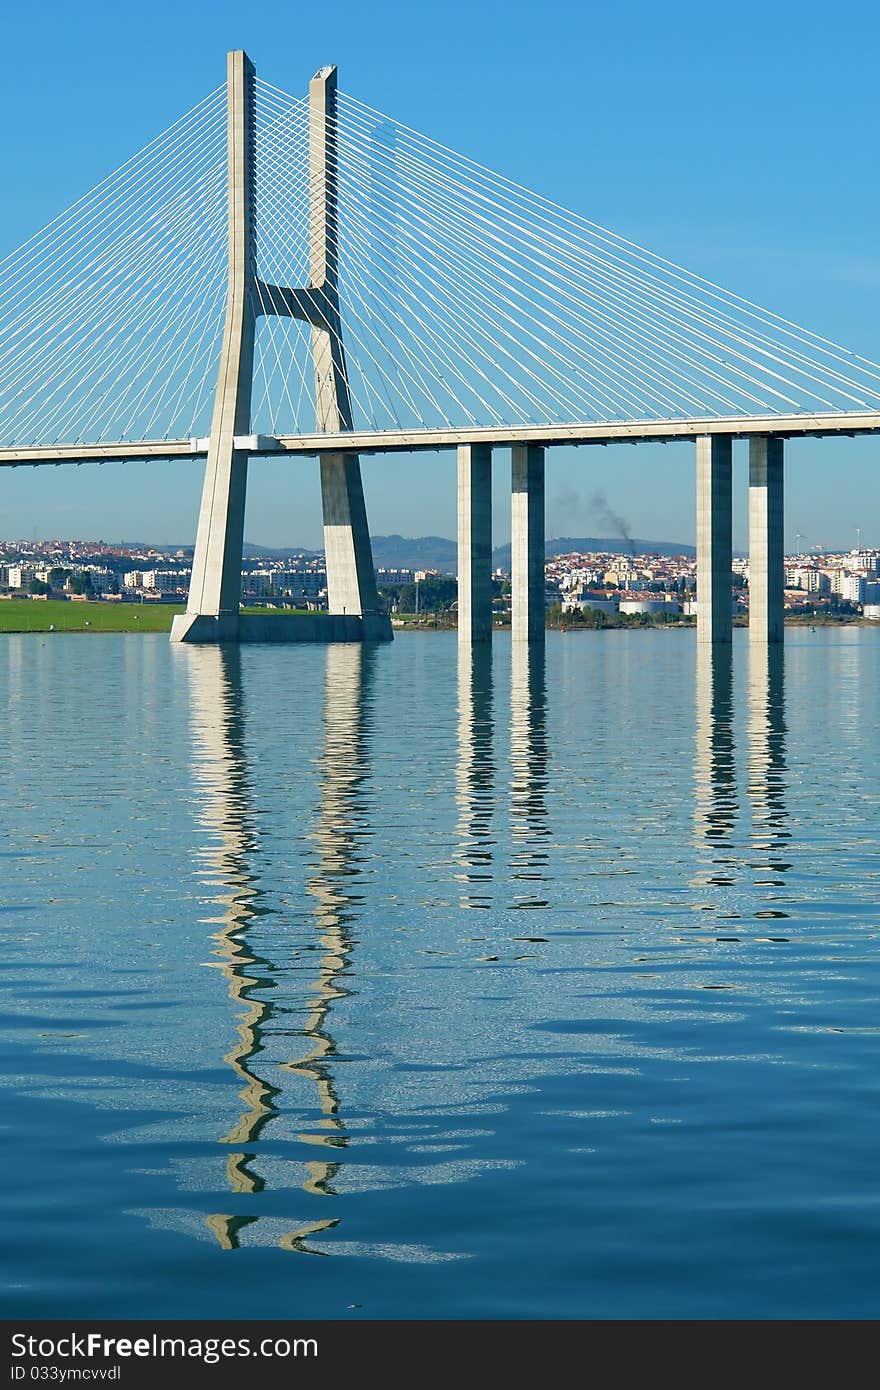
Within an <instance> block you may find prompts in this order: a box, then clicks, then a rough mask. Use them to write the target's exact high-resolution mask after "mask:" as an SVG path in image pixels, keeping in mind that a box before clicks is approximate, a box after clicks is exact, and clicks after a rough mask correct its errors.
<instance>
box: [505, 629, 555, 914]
mask: <svg viewBox="0 0 880 1390" xmlns="http://www.w3.org/2000/svg"><path fill="white" fill-rule="evenodd" d="M547 758H548V746H547V682H546V657H545V651H544V644H543V642H512V643H511V673H510V833H511V840H512V852H511V859H510V867H511V873H512V876H513V878H514V879H515V880H517V882H518V883H521V884H522V885H523V887H522V889H521V890H519V891H517V893H516V894H515V897H514V901H513V904H512V905H513V906H514V907H521V908H530V907H531V908H541V907H548V906H549V903H548V901H547V898H546V897H545V896H544V890H543V889H542V888H540V887H538V886H537V885H539V884H541V885H543V884H546V883H547V880H548V876H547V860H548V853H547V845H546V840H547V836H548V835H549V833H550V829H549V825H548V821H547V782H548V769H547ZM527 884H531V885H535V886H533V887H531V888H527V887H526V886H525V885H527Z"/></svg>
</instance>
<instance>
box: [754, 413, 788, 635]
mask: <svg viewBox="0 0 880 1390" xmlns="http://www.w3.org/2000/svg"><path fill="white" fill-rule="evenodd" d="M783 529H784V502H783V442H782V440H781V439H779V438H777V437H776V436H772V435H764V436H761V437H759V438H757V439H750V440H749V639H750V640H751V641H752V642H759V643H768V642H769V643H775V642H781V641H782V640H783V636H784V629H783V621H784V589H785V548H784V537H783Z"/></svg>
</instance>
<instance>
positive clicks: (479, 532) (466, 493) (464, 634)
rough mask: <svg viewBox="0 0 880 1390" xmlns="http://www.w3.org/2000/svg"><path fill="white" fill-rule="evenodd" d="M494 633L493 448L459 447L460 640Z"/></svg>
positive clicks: (465, 641)
mask: <svg viewBox="0 0 880 1390" xmlns="http://www.w3.org/2000/svg"><path fill="white" fill-rule="evenodd" d="M491 636H492V450H491V447H490V446H489V445H488V444H463V445H462V446H461V447H460V448H459V450H458V640H459V643H461V644H464V645H467V644H469V643H471V642H488V641H489V640H490V638H491Z"/></svg>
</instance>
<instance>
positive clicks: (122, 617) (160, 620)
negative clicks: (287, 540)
mask: <svg viewBox="0 0 880 1390" xmlns="http://www.w3.org/2000/svg"><path fill="white" fill-rule="evenodd" d="M183 611H184V605H183V604H182V603H180V604H176V603H155V604H153V603H65V602H64V601H63V600H56V599H46V600H43V599H39V600H36V601H34V600H31V599H26V598H12V599H2V600H0V633H3V632H50V631H52V629H53V628H54V630H55V631H56V632H170V631H171V620H172V618H173V617H174V615H175V613H182V612H183ZM241 611H242V612H243V613H273V612H275V611H278V610H275V609H271V608H270V609H266V608H242V610H241ZM283 611H284V612H286V613H292V612H293V611H294V610H293V609H290V608H288V609H285V610H283ZM296 611H297V612H298V611H299V610H296ZM302 611H303V612H305V611H306V610H302Z"/></svg>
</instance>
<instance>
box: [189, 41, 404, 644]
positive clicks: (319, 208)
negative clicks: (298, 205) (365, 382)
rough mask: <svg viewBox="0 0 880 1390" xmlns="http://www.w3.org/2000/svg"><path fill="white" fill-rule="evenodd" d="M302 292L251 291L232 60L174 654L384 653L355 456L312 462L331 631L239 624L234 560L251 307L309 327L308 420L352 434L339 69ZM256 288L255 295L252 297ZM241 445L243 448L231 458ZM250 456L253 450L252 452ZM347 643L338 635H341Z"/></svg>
mask: <svg viewBox="0 0 880 1390" xmlns="http://www.w3.org/2000/svg"><path fill="white" fill-rule="evenodd" d="M309 115H310V126H309V245H310V255H309V284H308V285H307V286H299V287H296V286H293V287H291V286H283V285H267V284H264V283H263V282H262V281H259V282H258V281H257V277H256V268H255V267H256V263H255V257H254V232H253V228H254V119H255V112H254V69H253V65H252V64H251V62H250V60H249V59H248V57H247V55H246V54H245V53H242V52H238V53H230V55H229V59H228V74H227V206H228V227H229V238H228V246H229V252H228V260H229V265H228V273H229V282H228V291H227V299H226V322H225V327H224V333H223V347H222V351H221V356H220V369H219V374H218V378H217V389H216V395H215V400H214V415H213V420H212V424H211V436H210V441H209V446H208V462H207V467H206V471H205V484H204V489H203V492H202V507H201V512H200V514H199V529H198V537H197V540H196V549H195V556H194V560H193V573H192V581H191V584H190V591H189V599H188V602H187V611H186V613H185V614H184V615H182V616H181V617H178V618H175V619H174V623H173V625H172V629H171V640H172V641H173V642H199V643H205V642H262V641H273V642H281V641H287V642H300V641H304V642H313V641H361V640H362V641H390V640H391V636H392V633H391V620H390V618H389V617H388V616H387V615H386V614H382V613H380V612H379V604H378V598H377V594H376V576H375V572H374V570H373V555H372V548H371V546H370V533H369V529H368V526H367V513H366V507H365V505H364V492H363V486H362V483H361V470H360V462H359V460H358V456H357V454H356V453H355V452H354V451H353V450H351V451H349V450H347V449H346V450H345V451H343V450H340V449H337V450H328V451H326V452H324V451H322V450H319V459H320V469H321V497H322V501H323V507H324V543H325V547H326V555H327V588H328V597H329V608H330V613H331V615H332V616H333V617H334V618H336V619H338V620H339V621H337V622H334V623H328V622H323V621H317V622H315V621H312V622H309V621H308V620H306V622H305V626H304V627H302V628H300V627H299V624H301V623H302V622H303V619H302V618H299V617H296V618H295V617H293V616H292V615H291V616H288V617H285V618H283V619H281V620H276V619H274V618H273V619H272V620H270V621H269V622H268V623H267V622H266V621H264V620H263V619H262V618H260V617H259V615H257V616H253V615H249V614H240V612H239V609H240V604H241V555H242V543H243V540H244V514H245V494H246V490H247V468H248V457H249V455H248V450H247V448H244V447H241V446H242V444H243V443H244V442H245V441H247V440H249V439H251V438H252V436H250V434H249V431H250V424H251V420H250V416H251V396H252V390H253V367H254V337H255V315H256V313H257V309H256V305H257V302H259V305H260V312H261V313H264V314H274V315H282V316H288V317H292V318H297V319H302V320H304V321H305V322H307V323H308V324H309V325H310V333H311V344H312V365H313V369H314V382H315V418H316V424H317V428H318V429H319V430H320V431H321V432H328V433H332V434H339V433H340V432H346V431H349V430H351V428H352V411H351V399H350V395H349V390H348V379H347V374H346V366H345V351H344V348H343V342H342V322H341V319H340V314H339V293H338V285H337V263H338V247H337V201H338V197H337V174H336V163H337V158H336V69H335V68H333V67H327V68H321V70H320V71H319V72H317V73H316V74H315V76H314V77H313V78H312V81H311V83H310V85H309ZM255 285H258V287H259V290H260V293H259V296H257V295H255V293H254V287H255ZM236 440H237V441H238V447H237V446H236ZM254 447H255V446H254ZM343 634H344V635H343Z"/></svg>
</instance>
